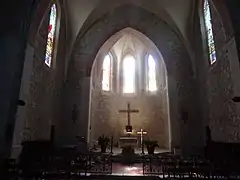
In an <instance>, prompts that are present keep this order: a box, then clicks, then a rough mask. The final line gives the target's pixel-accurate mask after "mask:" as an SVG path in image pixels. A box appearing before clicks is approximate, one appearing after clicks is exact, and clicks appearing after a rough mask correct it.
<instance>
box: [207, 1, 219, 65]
mask: <svg viewBox="0 0 240 180" xmlns="http://www.w3.org/2000/svg"><path fill="white" fill-rule="evenodd" d="M204 22H205V29H206V32H207V41H208V53H209V58H210V63H211V64H213V63H214V62H216V60H217V57H216V48H215V42H214V37H213V29H212V18H211V11H210V7H209V2H208V0H204Z"/></svg>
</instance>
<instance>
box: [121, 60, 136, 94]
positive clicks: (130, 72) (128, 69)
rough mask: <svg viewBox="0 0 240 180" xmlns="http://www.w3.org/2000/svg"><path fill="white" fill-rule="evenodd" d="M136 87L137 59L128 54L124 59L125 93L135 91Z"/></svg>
mask: <svg viewBox="0 0 240 180" xmlns="http://www.w3.org/2000/svg"><path fill="white" fill-rule="evenodd" d="M134 89H135V59H134V57H133V56H131V55H127V56H125V57H124V59H123V93H134Z"/></svg>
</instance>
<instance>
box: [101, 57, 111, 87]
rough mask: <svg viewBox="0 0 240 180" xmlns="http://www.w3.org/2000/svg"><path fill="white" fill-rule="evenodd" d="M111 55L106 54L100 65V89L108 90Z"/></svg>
mask: <svg viewBox="0 0 240 180" xmlns="http://www.w3.org/2000/svg"><path fill="white" fill-rule="evenodd" d="M111 62H112V59H111V55H110V54H107V55H106V56H105V58H104V60H103V66H102V70H103V72H102V90H104V91H110V86H111V74H112V73H111Z"/></svg>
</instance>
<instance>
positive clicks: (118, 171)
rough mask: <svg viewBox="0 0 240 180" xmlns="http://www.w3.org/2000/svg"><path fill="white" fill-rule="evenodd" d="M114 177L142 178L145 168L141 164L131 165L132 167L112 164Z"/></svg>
mask: <svg viewBox="0 0 240 180" xmlns="http://www.w3.org/2000/svg"><path fill="white" fill-rule="evenodd" d="M112 175H118V176H142V175H143V167H142V164H141V163H138V164H131V165H123V164H120V163H113V164H112Z"/></svg>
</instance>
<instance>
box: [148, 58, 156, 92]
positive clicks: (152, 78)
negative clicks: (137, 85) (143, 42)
mask: <svg viewBox="0 0 240 180" xmlns="http://www.w3.org/2000/svg"><path fill="white" fill-rule="evenodd" d="M147 81H148V82H147V86H148V87H147V89H148V91H149V92H154V91H157V81H156V62H155V59H154V58H153V56H152V55H151V54H149V55H148V57H147Z"/></svg>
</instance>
